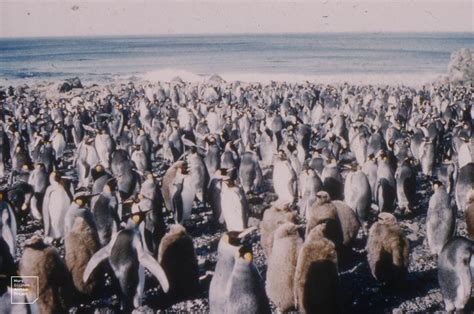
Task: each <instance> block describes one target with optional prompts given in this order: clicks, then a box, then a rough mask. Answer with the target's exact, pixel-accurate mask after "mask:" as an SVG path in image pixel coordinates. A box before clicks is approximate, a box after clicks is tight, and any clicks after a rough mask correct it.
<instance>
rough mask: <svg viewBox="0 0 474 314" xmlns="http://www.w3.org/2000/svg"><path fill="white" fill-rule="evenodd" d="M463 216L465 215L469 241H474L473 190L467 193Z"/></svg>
mask: <svg viewBox="0 0 474 314" xmlns="http://www.w3.org/2000/svg"><path fill="white" fill-rule="evenodd" d="M464 214H465V215H466V226H467V234H468V236H469V238H470V239H471V240H474V188H473V189H471V191H470V192H469V196H468V198H467V204H466V211H465V212H464Z"/></svg>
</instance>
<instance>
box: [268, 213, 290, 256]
mask: <svg viewBox="0 0 474 314" xmlns="http://www.w3.org/2000/svg"><path fill="white" fill-rule="evenodd" d="M283 222H293V223H295V222H296V214H295V213H294V212H292V211H291V210H290V209H289V208H288V207H287V206H285V207H283V208H280V207H277V206H272V207H270V208H269V209H267V210H265V212H264V213H263V218H262V222H261V223H260V243H261V244H262V248H263V252H264V253H265V256H266V257H267V258H269V257H270V254H271V253H272V247H273V233H274V232H275V230H276V229H277V228H278V226H279V225H280V224H281V223H283Z"/></svg>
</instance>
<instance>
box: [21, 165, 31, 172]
mask: <svg viewBox="0 0 474 314" xmlns="http://www.w3.org/2000/svg"><path fill="white" fill-rule="evenodd" d="M30 170H31V165H29V164H27V163H26V164H24V165H23V166H22V167H21V171H22V172H24V173H28V172H30Z"/></svg>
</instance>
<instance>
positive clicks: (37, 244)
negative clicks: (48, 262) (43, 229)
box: [25, 234, 48, 250]
mask: <svg viewBox="0 0 474 314" xmlns="http://www.w3.org/2000/svg"><path fill="white" fill-rule="evenodd" d="M47 247H48V245H47V244H46V243H44V240H43V238H42V237H41V236H39V235H36V234H35V235H33V236H32V237H31V238H29V239H28V240H26V241H25V248H32V249H35V250H44V249H45V248H47Z"/></svg>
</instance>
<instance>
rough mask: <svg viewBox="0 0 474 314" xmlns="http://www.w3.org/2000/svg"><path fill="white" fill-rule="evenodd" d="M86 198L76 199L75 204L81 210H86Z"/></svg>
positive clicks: (79, 197)
mask: <svg viewBox="0 0 474 314" xmlns="http://www.w3.org/2000/svg"><path fill="white" fill-rule="evenodd" d="M86 202H87V200H86V198H85V197H84V196H78V197H76V198H75V199H74V203H75V204H76V205H77V206H78V207H79V208H84V206H86Z"/></svg>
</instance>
